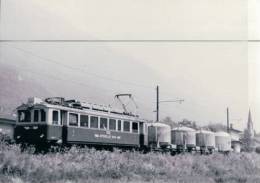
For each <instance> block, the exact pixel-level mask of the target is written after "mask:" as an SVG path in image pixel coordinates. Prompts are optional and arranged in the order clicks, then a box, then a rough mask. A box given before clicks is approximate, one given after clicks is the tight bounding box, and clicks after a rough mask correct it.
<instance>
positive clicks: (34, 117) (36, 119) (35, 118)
mask: <svg viewBox="0 0 260 183" xmlns="http://www.w3.org/2000/svg"><path fill="white" fill-rule="evenodd" d="M33 121H34V122H38V121H39V110H34V112H33Z"/></svg>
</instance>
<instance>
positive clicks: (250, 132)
mask: <svg viewBox="0 0 260 183" xmlns="http://www.w3.org/2000/svg"><path fill="white" fill-rule="evenodd" d="M254 137H255V131H254V126H253V120H252V115H251V111H250V110H249V113H248V120H247V128H246V129H245V130H244V136H243V139H242V141H243V146H244V150H245V151H252V150H254V149H255V146H256V143H255V139H254Z"/></svg>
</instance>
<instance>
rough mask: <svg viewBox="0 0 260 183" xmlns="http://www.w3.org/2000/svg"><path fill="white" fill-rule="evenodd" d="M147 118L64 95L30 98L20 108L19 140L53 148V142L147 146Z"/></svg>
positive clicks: (105, 145)
mask: <svg viewBox="0 0 260 183" xmlns="http://www.w3.org/2000/svg"><path fill="white" fill-rule="evenodd" d="M146 133H147V126H146V121H145V120H142V119H140V118H139V117H138V116H137V115H134V114H131V113H125V112H123V111H120V110H115V109H111V108H110V107H106V106H101V105H95V104H89V103H81V102H78V101H75V100H69V101H65V100H64V98H59V97H56V98H48V99H45V101H43V100H41V99H38V98H30V99H28V103H26V104H23V105H21V106H19V107H18V108H17V122H16V127H15V130H14V138H15V140H16V142H17V143H22V144H31V145H35V146H39V147H49V145H52V144H66V145H73V144H77V145H88V146H94V147H97V148H98V147H102V148H112V147H119V148H120V147H124V148H144V147H146V146H147V144H148V142H147V139H148V138H147V134H146Z"/></svg>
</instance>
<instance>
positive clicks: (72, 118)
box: [69, 113, 78, 126]
mask: <svg viewBox="0 0 260 183" xmlns="http://www.w3.org/2000/svg"><path fill="white" fill-rule="evenodd" d="M69 125H70V126H78V114H74V113H69Z"/></svg>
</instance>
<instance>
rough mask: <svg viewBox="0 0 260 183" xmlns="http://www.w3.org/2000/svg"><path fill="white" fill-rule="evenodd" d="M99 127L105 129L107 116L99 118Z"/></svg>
mask: <svg viewBox="0 0 260 183" xmlns="http://www.w3.org/2000/svg"><path fill="white" fill-rule="evenodd" d="M100 129H104V130H106V129H107V118H100Z"/></svg>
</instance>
